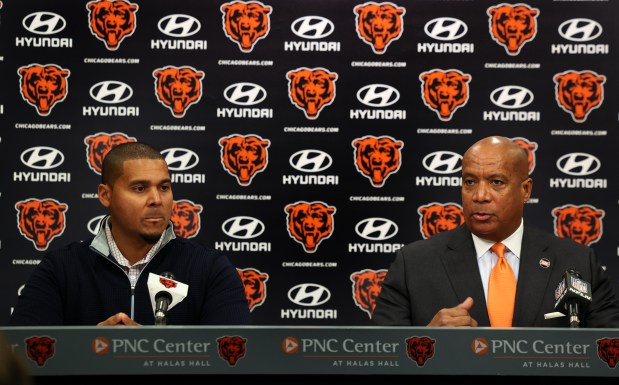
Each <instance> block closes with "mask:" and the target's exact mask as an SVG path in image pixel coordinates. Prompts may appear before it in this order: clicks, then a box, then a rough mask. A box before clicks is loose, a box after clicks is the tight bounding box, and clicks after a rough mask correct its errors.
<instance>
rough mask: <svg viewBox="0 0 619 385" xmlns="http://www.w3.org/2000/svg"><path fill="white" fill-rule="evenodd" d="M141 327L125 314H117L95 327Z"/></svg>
mask: <svg viewBox="0 0 619 385" xmlns="http://www.w3.org/2000/svg"><path fill="white" fill-rule="evenodd" d="M122 325H125V326H141V325H140V324H139V323H137V322H135V321H134V320H132V319H131V318H129V316H128V315H126V314H125V313H117V314H114V315H113V316H111V317H110V318H108V319H106V320H105V321H103V322H99V323H98V324H97V326H122Z"/></svg>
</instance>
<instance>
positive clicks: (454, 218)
mask: <svg viewBox="0 0 619 385" xmlns="http://www.w3.org/2000/svg"><path fill="white" fill-rule="evenodd" d="M417 212H418V213H419V224H420V225H421V235H422V236H423V238H424V239H428V238H430V237H431V236H433V235H435V234H438V233H442V232H443V231H448V230H452V229H455V228H456V227H458V226H460V225H461V224H463V223H464V215H463V214H462V206H460V205H459V204H457V203H451V202H450V203H436V202H433V203H430V204H427V205H425V206H420V207H419V209H418V210H417Z"/></svg>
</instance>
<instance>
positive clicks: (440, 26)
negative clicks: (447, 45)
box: [423, 17, 468, 41]
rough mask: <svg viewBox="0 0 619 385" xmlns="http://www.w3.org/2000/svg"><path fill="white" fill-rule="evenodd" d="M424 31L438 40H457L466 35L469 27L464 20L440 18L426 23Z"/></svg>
mask: <svg viewBox="0 0 619 385" xmlns="http://www.w3.org/2000/svg"><path fill="white" fill-rule="evenodd" d="M423 30H424V31H425V32H426V35H428V36H430V37H431V38H433V39H436V40H443V41H450V40H457V39H459V38H461V37H462V36H464V35H466V32H467V31H468V27H467V26H466V24H465V23H464V22H463V21H462V20H458V19H455V18H453V17H438V18H436V19H433V20H430V21H429V22H427V23H426V25H425V27H424V28H423Z"/></svg>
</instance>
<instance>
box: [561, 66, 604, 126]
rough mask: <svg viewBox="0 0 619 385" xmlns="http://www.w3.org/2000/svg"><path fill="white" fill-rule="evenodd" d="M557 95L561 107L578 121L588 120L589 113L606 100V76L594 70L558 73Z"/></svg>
mask: <svg viewBox="0 0 619 385" xmlns="http://www.w3.org/2000/svg"><path fill="white" fill-rule="evenodd" d="M554 81H555V84H556V87H555V89H556V97H557V103H558V104H559V107H561V108H562V109H563V111H565V112H568V113H570V114H571V115H572V119H573V120H574V121H575V122H576V123H582V122H584V121H585V120H587V116H588V115H589V113H590V112H591V111H592V110H593V109H596V108H598V107H600V106H601V105H602V102H603V101H604V87H603V85H604V83H605V82H606V77H605V76H603V75H598V74H596V73H595V72H593V71H582V72H577V71H566V72H562V73H560V74H556V75H555V77H554Z"/></svg>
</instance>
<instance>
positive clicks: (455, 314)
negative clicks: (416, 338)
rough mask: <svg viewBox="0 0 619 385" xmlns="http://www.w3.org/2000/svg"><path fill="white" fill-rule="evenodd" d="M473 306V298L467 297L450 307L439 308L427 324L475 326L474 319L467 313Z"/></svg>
mask: <svg viewBox="0 0 619 385" xmlns="http://www.w3.org/2000/svg"><path fill="white" fill-rule="evenodd" d="M471 307H473V298H471V297H467V299H465V300H464V302H462V303H461V304H460V305H458V306H456V307H452V308H450V309H441V310H439V312H438V313H436V315H435V316H434V318H432V321H430V323H429V324H428V326H470V327H475V326H477V321H475V320H474V319H473V318H472V317H471V315H470V314H469V310H470V309H471Z"/></svg>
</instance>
